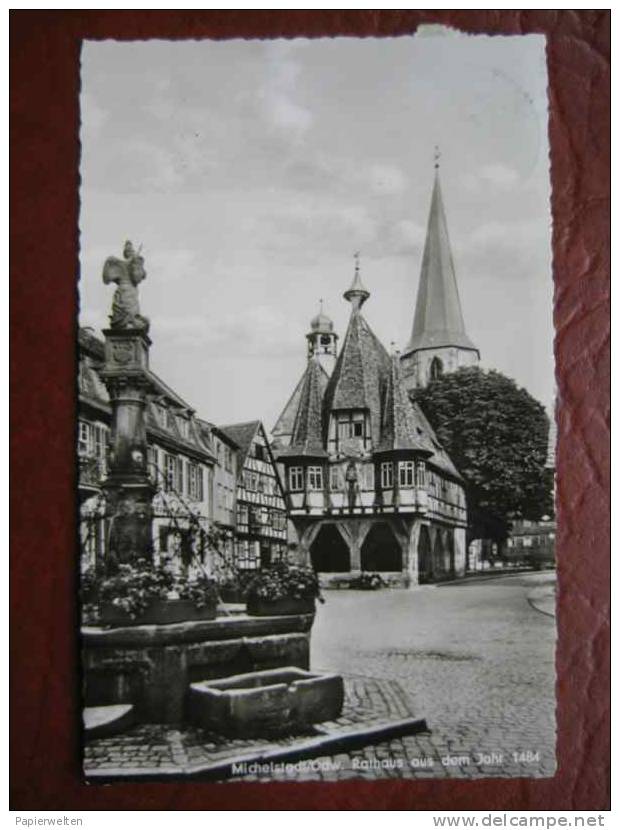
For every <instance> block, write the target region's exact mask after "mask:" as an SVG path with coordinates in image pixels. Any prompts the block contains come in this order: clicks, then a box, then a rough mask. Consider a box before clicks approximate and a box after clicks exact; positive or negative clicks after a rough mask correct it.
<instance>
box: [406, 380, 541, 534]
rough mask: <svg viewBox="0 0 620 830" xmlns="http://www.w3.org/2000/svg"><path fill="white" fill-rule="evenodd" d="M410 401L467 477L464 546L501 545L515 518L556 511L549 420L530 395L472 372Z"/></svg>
mask: <svg viewBox="0 0 620 830" xmlns="http://www.w3.org/2000/svg"><path fill="white" fill-rule="evenodd" d="M413 398H414V400H415V401H416V402H417V403H418V404H419V405H420V406H421V407H422V410H423V411H424V413H425V415H426V417H427V418H428V420H429V421H430V423H431V424H432V426H433V428H434V430H435V432H436V434H437V437H438V439H439V441H440V442H441V443H442V444H443V446H444V448H445V449H446V451H447V452H448V455H449V456H450V458H451V459H452V461H453V462H454V464H455V466H456V468H457V469H458V470H459V472H460V473H461V475H462V476H463V478H464V479H465V489H466V495H467V507H468V514H469V530H468V541H471V540H472V539H481V538H482V539H493V540H494V541H496V542H498V543H499V544H500V547H501V546H503V542H504V540H505V539H506V536H507V533H508V530H509V528H510V522H511V519H512V518H513V517H515V516H520V517H523V518H525V519H532V520H537V519H540V518H541V517H542V516H543V515H545V514H551V513H552V512H553V500H552V496H551V487H550V479H549V471H548V470H545V460H546V457H547V439H548V434H549V419H548V418H547V415H546V413H545V410H544V407H543V406H542V405H541V404H540V403H538V401H536V400H535V399H534V398H533V397H532V396H531V395H530V394H529V392H527V391H526V390H525V389H522V388H520V387H518V386H517V384H516V383H515V382H514V381H513V380H511V379H510V378H507V377H506V376H505V375H502V374H501V373H500V372H496V371H483V370H482V369H479V368H478V367H474V368H462V369H459V370H457V371H456V372H452V373H450V374H445V375H442V376H440V377H439V378H436V379H435V380H433V381H431V382H430V383H429V384H428V386H427V387H425V388H424V389H416V390H415V392H414V393H413Z"/></svg>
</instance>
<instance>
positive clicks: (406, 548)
mask: <svg viewBox="0 0 620 830" xmlns="http://www.w3.org/2000/svg"><path fill="white" fill-rule="evenodd" d="M369 297H370V292H369V291H368V290H367V289H366V288H365V287H364V285H363V281H362V276H361V272H360V265H359V258H358V257H356V263H355V272H354V276H353V282H352V284H351V286H350V288H349V289H348V290H347V291H345V292H344V299H345V300H346V301H347V302H349V304H350V309H351V311H350V318H349V323H348V327H347V330H346V333H345V335H344V337H343V340H342V347H341V348H340V349H339V348H338V340H339V337H338V335H337V333H336V332H335V331H334V325H333V322H332V321H331V319H330V318H329V317H328V316H327V315H326V314H325V313H324V311H323V309H322V307H321V311H320V313H319V314H318V315H317V316H316V317H315V318H314V319H313V320H312V321H311V323H310V331H309V333H308V334H307V335H306V339H307V343H308V349H307V364H306V368H305V370H304V372H303V375H302V377H301V379H300V380H299V382H298V383H297V386H296V387H295V389H294V391H293V393H292V395H291V397H290V399H289V401H288V403H287V404H286V406H285V408H284V410H283V412H282V414H281V415H280V417H279V419H278V421H277V423H276V425H275V426H274V428H273V430H272V438H273V450H274V455H275V457H276V459H277V462H278V466H279V467H280V470H281V472H282V479H283V482H284V486H285V490H286V499H287V507H288V512H289V518H290V523H291V525H292V534H291V536H292V538H293V539H294V542H293V544H294V545H296V550H297V556H298V558H299V559H300V561H302V562H304V563H305V564H311V565H312V566H313V567H314V569H315V570H316V571H318V572H319V573H320V574H321V577H322V580H323V582H324V583H325V584H340V583H346V582H347V581H350V580H352V579H355V578H356V577H359V575H360V574H361V573H362V572H373V573H380V574H381V575H382V577H383V578H384V580H385V581H386V582H388V583H390V584H395V585H406V586H410V585H416V584H418V583H420V582H432V581H438V580H442V579H450V578H454V577H458V576H462V575H463V574H464V573H465V563H466V533H465V531H466V526H467V508H466V503H465V492H464V488H463V480H462V478H461V475H460V473H459V472H458V470H457V469H456V468H455V466H454V464H453V463H452V461H451V459H450V458H449V457H448V455H447V453H446V452H445V450H444V449H443V447H442V446H441V444H440V443H439V441H438V440H437V437H436V435H435V433H434V432H433V429H432V428H431V426H430V424H429V423H428V421H427V419H426V418H425V416H424V414H423V412H422V410H421V409H420V408H419V407H418V406H417V405H416V404H415V403H414V402H413V401H412V400H411V398H410V394H409V392H410V390H412V389H415V388H416V387H417V386H421V385H424V384H425V383H427V382H428V381H429V379H431V378H432V377H436V376H437V375H438V374H441V373H442V372H448V371H453V370H454V369H456V368H458V367H460V366H469V365H475V364H476V363H477V361H478V359H479V353H478V350H477V348H476V347H475V346H474V344H473V343H472V341H471V340H470V339H469V338H468V336H467V334H466V332H465V325H464V321H463V315H462V310H461V305H460V300H459V295H458V288H457V283H456V276H455V271H454V265H453V260H452V254H451V251H450V243H449V238H448V232H447V223H446V219H445V213H444V209H443V203H442V197H441V189H440V183H439V173H438V170H437V164H436V170H435V181H434V186H433V194H432V199H431V208H430V213H429V219H428V226H427V233H426V241H425V246H424V253H423V258H422V269H421V274H420V282H419V287H418V294H417V300H416V309H415V314H414V323H413V331H412V336H411V339H410V341H409V343H408V345H407V347H406V348H405V350H404V351H403V353H402V354H399V353H398V352H397V351H394V352H393V353H392V354H389V353H388V351H387V350H386V348H385V347H384V346H383V344H382V343H381V342H380V341H379V339H378V338H377V336H376V335H375V334H374V332H373V330H372V328H371V326H370V325H369V323H368V322H367V320H366V318H365V316H364V315H363V314H362V307H363V306H364V305H365V303H366V302H367V301H368V299H369Z"/></svg>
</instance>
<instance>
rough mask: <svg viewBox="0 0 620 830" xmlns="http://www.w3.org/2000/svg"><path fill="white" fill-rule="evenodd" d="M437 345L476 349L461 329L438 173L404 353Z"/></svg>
mask: <svg viewBox="0 0 620 830" xmlns="http://www.w3.org/2000/svg"><path fill="white" fill-rule="evenodd" d="M441 346H456V347H458V348H461V349H472V350H475V351H478V350H477V348H476V346H474V344H473V343H472V341H471V340H470V339H469V337H468V336H467V334H466V333H465V322H464V320H463V312H462V311H461V301H460V298H459V291H458V287H457V284H456V275H455V272H454V262H453V260H452V251H451V249H450V239H449V237H448V226H447V223H446V216H445V211H444V207H443V199H442V196H441V186H440V184H439V175H438V174H436V175H435V183H434V186H433V195H432V198H431V208H430V212H429V216H428V226H427V229H426V242H425V243H424V254H423V256H422V270H421V272H420V283H419V286H418V296H417V299H416V306H415V315H414V318H413V330H412V332H411V339H410V340H409V343H408V344H407V348H406V349H405V352H404V353H405V354H408V353H410V352H412V351H415V350H416V349H431V348H438V347H441Z"/></svg>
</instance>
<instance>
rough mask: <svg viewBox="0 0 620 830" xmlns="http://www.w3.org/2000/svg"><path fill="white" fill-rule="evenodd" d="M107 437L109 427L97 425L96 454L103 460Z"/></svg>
mask: <svg viewBox="0 0 620 830" xmlns="http://www.w3.org/2000/svg"><path fill="white" fill-rule="evenodd" d="M107 438H108V430H107V428H106V427H102V426H95V455H96V456H97V458H99V459H100V460H102V461H103V460H105V451H106V444H107Z"/></svg>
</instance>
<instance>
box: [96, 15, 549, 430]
mask: <svg viewBox="0 0 620 830" xmlns="http://www.w3.org/2000/svg"><path fill="white" fill-rule="evenodd" d="M544 49H545V44H544V38H543V37H542V36H527V37H493V38H492V37H486V36H476V37H473V36H464V35H458V34H456V33H450V34H441V33H439V32H437V31H436V30H435V31H434V32H432V33H428V34H424V35H423V34H418V35H416V36H415V37H402V38H389V39H365V40H357V39H349V38H335V39H324V40H314V41H311V40H305V39H299V40H289V41H284V40H276V41H242V40H233V41H225V42H212V41H176V42H173V41H170V42H168V41H141V42H125V43H117V42H114V41H103V42H87V43H85V44H84V46H83V51H82V96H81V106H82V130H81V141H82V162H81V176H82V188H81V269H82V270H81V277H80V302H81V309H80V322H81V323H82V324H83V325H90V326H93V327H94V328H95V329H98V330H99V329H101V328H103V327H104V326H105V325H106V323H107V314H108V313H109V308H110V304H111V300H112V294H113V290H112V287H111V286H107V287H106V286H104V285H103V284H102V281H101V269H102V265H103V262H104V260H105V258H106V257H107V256H109V255H116V256H120V255H121V251H122V247H123V242H124V240H125V239H127V238H129V239H131V240H132V241H133V242H134V243H135V244H142V245H143V253H144V256H145V260H146V269H147V274H148V276H147V279H146V281H145V282H144V283H142V285H141V287H140V294H141V307H142V312H143V313H144V314H145V315H147V316H148V317H150V319H151V336H152V339H153V346H152V349H151V366H152V368H153V369H154V370H155V371H156V372H157V373H158V374H159V375H160V376H161V377H162V378H163V379H165V380H166V382H167V383H168V384H169V385H171V386H172V387H173V388H174V389H175V390H176V391H177V392H178V393H179V394H180V395H182V396H183V397H184V398H185V399H186V400H187V401H188V402H189V403H190V404H191V405H192V406H194V407H195V408H196V409H197V411H198V413H199V414H200V415H201V416H203V417H205V418H207V419H208V420H212V421H215V422H216V423H230V422H234V421H243V420H249V419H253V418H261V419H262V420H264V422H265V425H266V426H267V428H268V429H270V428H271V427H272V426H273V424H274V422H275V419H276V418H277V416H278V414H279V412H280V410H281V409H282V407H283V406H284V404H285V403H286V400H287V399H288V396H289V394H290V393H291V391H292V389H293V386H294V385H295V383H296V382H297V380H298V378H299V376H300V374H301V372H302V370H303V367H304V363H305V345H306V343H305V338H304V335H305V333H306V332H307V331H308V324H309V320H310V318H311V317H312V316H313V315H314V314H315V313H316V312H317V310H318V304H319V298H323V299H324V302H325V310H326V311H327V312H328V313H329V314H330V316H331V317H332V318H333V320H334V322H335V325H336V330H337V331H338V332H339V333H340V335H341V336H342V335H343V334H344V332H345V329H346V324H347V320H348V314H349V305H348V303H346V302H345V301H344V300H343V299H342V292H343V291H345V290H346V289H347V288H348V286H349V284H350V282H351V279H352V275H353V253H354V252H355V251H357V250H359V251H360V252H361V270H362V277H363V281H364V282H365V284H366V287H367V288H368V289H369V290H370V292H371V297H370V299H369V300H368V302H367V303H366V305H365V307H364V311H365V316H366V319H367V320H368V321H369V323H370V325H371V326H372V327H373V328H374V330H375V332H376V333H377V335H378V336H379V337H380V338H381V339H382V340H383V342H384V343H385V345H386V346H387V347H388V348H389V344H390V342H391V341H394V342H395V343H396V344H397V345H398V346H400V347H402V346H404V345H405V344H406V342H407V340H408V338H409V335H410V331H411V325H412V321H413V310H414V303H415V295H416V290H417V284H418V278H419V270H420V263H421V258H422V246H423V242H424V232H425V225H426V219H427V213H428V209H429V202H430V195H431V187H432V178H433V150H434V146H435V145H436V144H437V145H439V147H440V150H441V171H440V175H441V180H442V188H443V194H444V202H445V207H446V213H447V219H448V226H449V232H450V236H451V242H452V249H453V255H454V260H455V267H456V272H457V279H458V282H459V289H460V294H461V300H462V304H463V312H464V316H465V322H466V327H467V330H468V334H469V335H470V337H471V338H472V339H473V341H474V342H475V343H476V345H477V346H478V347H479V348H480V350H481V355H482V363H483V365H484V366H486V367H492V368H497V369H499V370H500V371H502V372H504V373H505V374H507V375H509V376H511V377H513V378H514V379H515V380H516V381H517V382H518V383H519V384H520V385H523V386H525V387H526V388H527V389H528V390H529V391H530V392H531V393H532V394H533V395H534V396H535V397H536V398H538V399H539V400H540V401H541V402H542V403H543V404H545V405H546V406H549V404H550V403H551V401H552V398H553V388H554V384H553V357H552V343H553V328H552V277H551V256H550V214H549V175H548V144H547V100H546V69H545V54H544Z"/></svg>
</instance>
